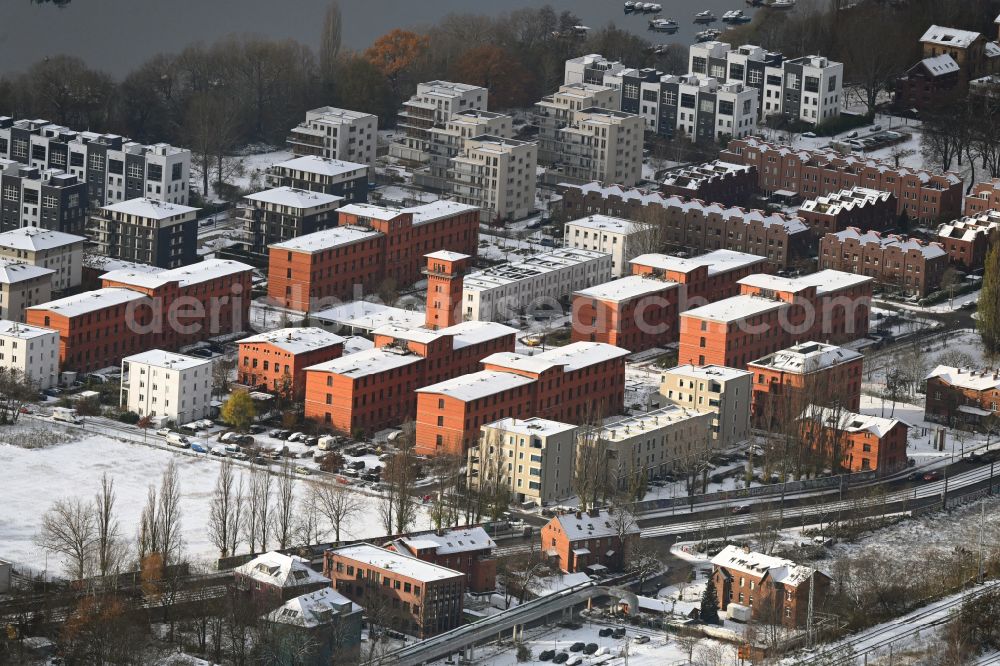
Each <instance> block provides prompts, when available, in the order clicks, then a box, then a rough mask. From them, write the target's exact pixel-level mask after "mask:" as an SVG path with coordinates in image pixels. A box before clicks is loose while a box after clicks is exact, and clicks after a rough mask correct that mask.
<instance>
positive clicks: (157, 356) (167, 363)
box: [122, 349, 212, 370]
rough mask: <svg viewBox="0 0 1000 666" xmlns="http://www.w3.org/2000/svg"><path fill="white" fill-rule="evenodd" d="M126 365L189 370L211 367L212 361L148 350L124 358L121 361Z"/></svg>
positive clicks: (158, 350)
mask: <svg viewBox="0 0 1000 666" xmlns="http://www.w3.org/2000/svg"><path fill="white" fill-rule="evenodd" d="M122 361H123V362H127V363H142V364H145V365H152V366H156V367H157V368H163V369H165V370H190V369H191V368H197V367H200V366H203V365H212V361H211V360H210V359H207V358H196V357H194V356H186V355H184V354H178V353H176V352H170V351H164V350H162V349H150V350H148V351H144V352H141V353H139V354H133V355H132V356H126V357H125V358H123V359H122Z"/></svg>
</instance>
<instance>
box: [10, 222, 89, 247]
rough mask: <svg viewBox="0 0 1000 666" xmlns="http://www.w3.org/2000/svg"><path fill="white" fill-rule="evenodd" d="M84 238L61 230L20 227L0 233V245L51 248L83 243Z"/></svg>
mask: <svg viewBox="0 0 1000 666" xmlns="http://www.w3.org/2000/svg"><path fill="white" fill-rule="evenodd" d="M85 240H87V239H86V238H84V237H83V236H76V235H74V234H66V233H63V232H61V231H48V230H45V229H38V228H37V227H22V228H21V229H12V230H10V231H5V232H3V233H2V234H0V247H9V248H11V249H14V250H29V251H31V252H37V251H38V250H51V249H52V248H55V247H62V246H63V245H71V244H73V243H83V242H84V241H85Z"/></svg>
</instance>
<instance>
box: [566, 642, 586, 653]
mask: <svg viewBox="0 0 1000 666" xmlns="http://www.w3.org/2000/svg"><path fill="white" fill-rule="evenodd" d="M585 647H587V644H586V643H581V642H580V641H577V642H576V643H573V644H572V645H570V646H569V651H570V652H579V651H580V650H582V649H583V648H585Z"/></svg>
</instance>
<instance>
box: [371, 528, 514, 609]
mask: <svg viewBox="0 0 1000 666" xmlns="http://www.w3.org/2000/svg"><path fill="white" fill-rule="evenodd" d="M496 546H497V545H496V542H494V541H493V539H491V538H490V535H489V534H487V533H486V530H484V529H483V528H482V527H479V526H476V527H456V528H453V529H450V530H438V531H435V532H420V533H416V534H407V535H406V536H402V537H399V538H398V539H395V540H394V541H393V542H392V543H391V544H389V546H388V547H389V549H390V550H395V551H397V552H400V553H403V554H405V555H410V556H411V557H415V558H417V559H418V560H423V561H424V562H430V563H431V564H437V565H438V566H442V567H448V568H449V569H454V570H455V571H461V572H462V573H464V574H465V580H466V587H468V589H469V591H470V592H477V593H481V592H491V591H493V590H495V589H496V588H497V560H496V558H495V557H494V556H493V549H494V548H496Z"/></svg>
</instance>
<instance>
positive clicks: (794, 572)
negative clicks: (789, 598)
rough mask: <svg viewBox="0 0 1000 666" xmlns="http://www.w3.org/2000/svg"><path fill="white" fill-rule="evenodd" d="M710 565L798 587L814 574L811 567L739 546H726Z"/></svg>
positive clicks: (814, 571)
mask: <svg viewBox="0 0 1000 666" xmlns="http://www.w3.org/2000/svg"><path fill="white" fill-rule="evenodd" d="M712 564H713V565H714V566H717V567H721V568H723V569H728V570H730V571H738V572H742V573H746V574H750V575H751V576H755V577H757V578H761V577H763V576H764V575H769V576H770V578H771V580H773V581H774V582H776V583H781V584H783V585H788V586H790V587H798V586H799V585H801V584H802V583H804V582H806V581H808V580H809V579H810V577H811V576H812V575H813V574H814V573H818V572H817V571H816V569H813V568H812V567H807V566H803V565H801V564H796V563H795V562H792V561H791V560H786V559H784V558H781V557H772V556H771V555H765V554H764V553H755V552H753V551H749V552H748V551H745V550H743V549H742V548H740V547H739V546H726V547H725V548H723V549H722V550H721V551H720V552H719V554H718V555H716V556H715V557H713V558H712Z"/></svg>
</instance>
